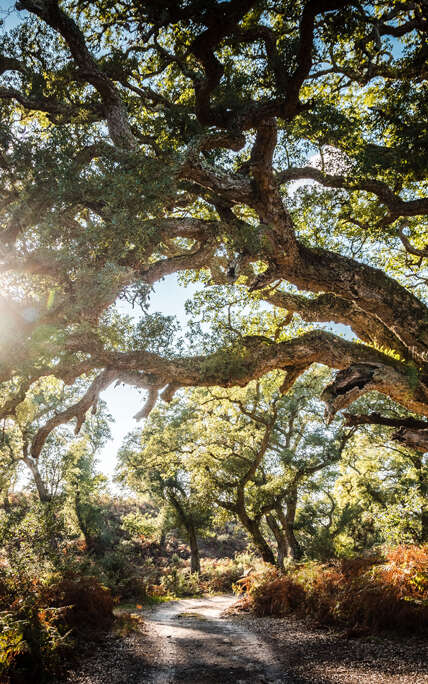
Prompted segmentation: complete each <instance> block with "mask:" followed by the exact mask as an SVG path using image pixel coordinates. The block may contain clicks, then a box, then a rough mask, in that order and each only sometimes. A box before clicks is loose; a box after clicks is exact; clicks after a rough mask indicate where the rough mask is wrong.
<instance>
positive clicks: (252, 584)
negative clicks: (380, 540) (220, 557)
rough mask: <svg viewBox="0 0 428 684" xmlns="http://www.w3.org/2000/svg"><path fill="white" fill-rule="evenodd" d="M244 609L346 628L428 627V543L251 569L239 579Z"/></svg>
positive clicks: (364, 629)
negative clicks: (325, 560) (365, 554)
mask: <svg viewBox="0 0 428 684" xmlns="http://www.w3.org/2000/svg"><path fill="white" fill-rule="evenodd" d="M237 588H238V591H239V592H245V595H244V598H243V601H242V604H241V605H242V608H243V609H250V610H253V611H254V612H255V613H256V614H257V615H277V616H282V615H287V614H289V613H291V612H296V613H297V614H299V615H305V616H308V617H311V618H315V619H316V620H317V621H319V622H320V623H322V624H325V625H336V626H341V627H345V628H347V629H349V630H357V631H358V630H361V632H362V633H363V632H364V631H367V632H369V631H377V630H381V629H397V630H403V631H405V630H407V631H418V630H426V629H427V628H428V548H427V547H426V546H424V547H416V546H401V547H396V548H392V549H386V551H385V553H384V555H383V557H378V558H376V557H371V558H370V557H367V558H355V559H351V560H343V561H336V562H330V563H327V564H320V563H316V562H307V563H303V564H299V565H296V566H294V567H290V568H289V569H288V570H287V572H286V573H285V575H280V574H279V573H278V571H277V570H276V569H274V568H268V569H265V570H262V571H260V572H258V573H255V574H251V575H249V576H248V577H247V578H245V580H241V581H239V582H238V584H237Z"/></svg>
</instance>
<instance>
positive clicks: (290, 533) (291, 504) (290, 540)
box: [277, 487, 303, 560]
mask: <svg viewBox="0 0 428 684" xmlns="http://www.w3.org/2000/svg"><path fill="white" fill-rule="evenodd" d="M296 507H297V487H293V489H292V490H291V491H290V494H289V496H288V498H287V513H286V514H285V515H284V511H283V510H282V508H281V507H279V509H277V513H278V517H279V519H280V521H281V524H282V526H283V528H284V531H285V536H286V539H287V544H288V558H292V559H293V560H299V558H301V557H302V555H303V553H302V549H301V548H300V544H299V542H298V541H297V539H296V535H295V534H294V522H295V518H296Z"/></svg>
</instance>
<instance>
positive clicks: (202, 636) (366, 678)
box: [55, 596, 428, 684]
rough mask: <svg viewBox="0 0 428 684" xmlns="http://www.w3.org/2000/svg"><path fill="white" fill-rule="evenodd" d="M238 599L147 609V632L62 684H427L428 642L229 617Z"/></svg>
mask: <svg viewBox="0 0 428 684" xmlns="http://www.w3.org/2000/svg"><path fill="white" fill-rule="evenodd" d="M234 601H235V597H233V596H214V597H212V596H211V597H204V598H200V599H182V600H180V601H171V602H167V603H163V604H161V605H159V606H157V607H156V608H154V609H151V610H147V609H145V610H144V611H143V612H142V614H143V617H144V625H143V627H142V628H141V630H140V631H137V632H134V633H131V634H129V635H127V636H125V637H123V636H122V637H121V636H117V635H116V636H115V635H114V634H110V635H108V636H107V637H106V639H105V641H104V642H103V643H102V644H99V645H98V646H96V645H93V644H88V645H87V648H86V652H85V653H83V655H82V660H81V662H80V663H79V664H78V665H77V666H76V667H74V668H73V669H72V670H70V671H69V673H68V675H67V676H66V677H64V678H62V679H61V680H60V682H56V683H55V684H173V683H174V682H177V683H179V682H182V683H187V684H212V683H213V682H215V683H216V684H232V683H233V684H240V683H242V684H243V683H248V684H249V683H251V684H262V683H265V684H282V683H284V684H361V683H363V684H378V683H379V684H428V665H427V663H428V644H427V642H426V640H423V639H421V638H414V637H398V636H395V637H394V636H376V637H366V638H364V639H351V640H349V639H346V638H344V637H343V635H341V634H338V633H337V632H334V631H329V630H326V629H319V628H315V627H310V626H308V625H307V624H306V623H304V622H303V621H301V620H298V619H297V618H294V617H289V618H280V619H278V618H254V617H251V616H247V615H243V616H229V615H228V616H224V615H223V612H224V611H225V610H226V609H227V608H228V607H229V606H231V605H232V603H233V602H234Z"/></svg>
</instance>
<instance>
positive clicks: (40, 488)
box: [22, 456, 51, 503]
mask: <svg viewBox="0 0 428 684" xmlns="http://www.w3.org/2000/svg"><path fill="white" fill-rule="evenodd" d="M22 460H23V461H24V463H25V465H26V466H27V467H28V468H29V469H30V471H31V474H32V476H33V480H34V484H35V485H36V489H37V494H38V495H39V499H40V501H41V502H42V503H48V502H49V501H50V500H51V496H50V494H49V492H48V490H47V488H46V485H45V483H44V482H43V480H42V476H41V475H40V472H39V469H38V467H37V463H36V462H35V461H33V460H32V459H31V458H29V457H28V456H25V457H24V458H23V459H22Z"/></svg>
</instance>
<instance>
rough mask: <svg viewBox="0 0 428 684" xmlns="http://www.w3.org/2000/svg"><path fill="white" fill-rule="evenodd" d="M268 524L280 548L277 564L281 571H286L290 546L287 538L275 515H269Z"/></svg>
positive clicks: (267, 517)
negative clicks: (285, 564)
mask: <svg viewBox="0 0 428 684" xmlns="http://www.w3.org/2000/svg"><path fill="white" fill-rule="evenodd" d="M266 522H267V524H268V525H269V527H270V529H271V530H272V532H273V534H274V537H275V540H276V545H277V548H278V558H277V562H276V564H277V566H278V568H279V569H280V570H284V560H285V559H286V558H287V555H288V544H287V539H286V537H285V533H284V531H283V530H282V529H281V527H280V526H279V524H278V521H277V520H276V518H275V517H274V515H272V514H271V515H267V516H266Z"/></svg>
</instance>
